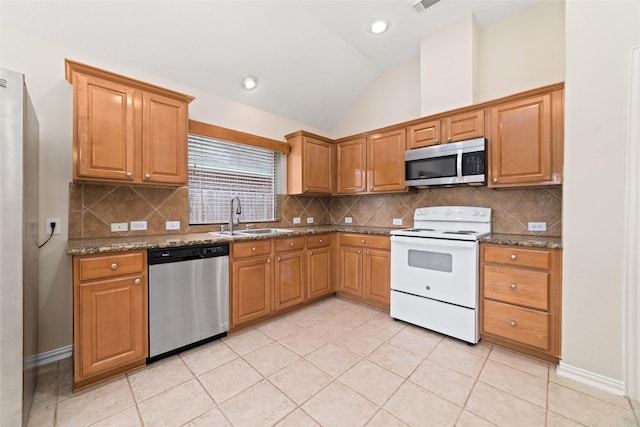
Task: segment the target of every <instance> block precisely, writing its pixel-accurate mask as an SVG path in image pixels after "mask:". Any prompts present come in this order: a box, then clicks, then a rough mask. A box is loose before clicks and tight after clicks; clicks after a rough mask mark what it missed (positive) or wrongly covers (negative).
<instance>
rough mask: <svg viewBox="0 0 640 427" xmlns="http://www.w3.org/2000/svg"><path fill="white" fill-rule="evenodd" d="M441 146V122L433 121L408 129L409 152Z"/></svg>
mask: <svg viewBox="0 0 640 427" xmlns="http://www.w3.org/2000/svg"><path fill="white" fill-rule="evenodd" d="M437 144H440V120H432V121H428V122H424V123H420V124H418V125H413V126H409V127H408V128H407V150H412V149H414V148H420V147H429V146H431V145H437Z"/></svg>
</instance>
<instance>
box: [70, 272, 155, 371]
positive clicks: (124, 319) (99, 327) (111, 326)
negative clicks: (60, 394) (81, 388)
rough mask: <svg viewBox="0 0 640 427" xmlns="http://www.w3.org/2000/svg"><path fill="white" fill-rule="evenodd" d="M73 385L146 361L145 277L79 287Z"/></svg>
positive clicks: (98, 282) (133, 277)
mask: <svg viewBox="0 0 640 427" xmlns="http://www.w3.org/2000/svg"><path fill="white" fill-rule="evenodd" d="M77 292H78V294H77V296H78V299H77V304H78V307H77V315H78V319H76V322H74V323H75V325H76V331H75V335H76V341H75V345H76V346H78V347H77V348H76V350H75V351H74V354H75V362H74V363H75V372H74V375H75V381H76V382H78V381H80V380H82V379H84V378H87V377H91V376H93V375H97V374H101V373H104V372H107V371H109V370H111V369H115V368H119V367H121V366H126V365H127V364H130V363H133V362H136V361H139V360H143V359H144V358H146V357H147V280H146V275H145V274H139V275H135V276H126V277H121V278H116V279H107V280H102V281H92V282H87V283H80V284H79V286H78V288H77Z"/></svg>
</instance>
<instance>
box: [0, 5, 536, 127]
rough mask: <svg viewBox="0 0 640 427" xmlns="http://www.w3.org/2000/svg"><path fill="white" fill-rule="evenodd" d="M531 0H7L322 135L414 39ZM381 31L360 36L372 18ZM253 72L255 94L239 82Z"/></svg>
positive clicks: (94, 44)
mask: <svg viewBox="0 0 640 427" xmlns="http://www.w3.org/2000/svg"><path fill="white" fill-rule="evenodd" d="M539 1H540V0H441V1H440V2H438V3H436V4H435V5H433V6H431V7H430V8H428V9H427V10H426V11H424V12H422V13H417V12H415V10H414V8H413V7H412V5H411V3H412V2H411V1H408V0H397V1H378V0H363V1H354V0H340V1H330V0H317V1H311V0H309V1H302V0H295V1H294V0H289V1H270V0H261V1H204V0H201V1H136V0H129V1H99V0H98V1H64V0H58V1H8V0H2V2H1V3H0V16H1V19H2V25H6V24H9V25H13V26H16V27H18V28H19V29H20V30H22V31H25V32H28V33H33V34H35V35H36V36H39V37H43V38H46V39H49V40H52V41H55V42H58V43H60V44H63V45H66V46H69V47H72V48H74V49H77V50H79V51H86V52H87V53H91V54H92V55H98V56H101V57H104V58H105V59H106V60H109V61H113V62H118V63H122V64H126V65H127V66H129V67H133V68H137V69H140V70H142V71H144V72H148V73H151V74H154V75H157V76H160V77H163V78H166V79H170V80H174V81H176V82H180V83H183V84H185V85H188V86H191V87H194V88H197V89H200V90H203V91H206V92H209V93H212V94H215V95H218V96H222V97H225V98H229V99H232V100H235V101H238V102H241V103H244V104H248V105H251V106H254V107H257V108H260V109H263V110H265V111H269V112H272V113H275V114H278V115H281V116H285V117H289V118H291V119H294V120H298V121H300V122H303V123H307V124H310V125H313V126H315V127H318V128H321V129H326V130H331V129H333V128H334V126H335V125H336V124H337V123H338V122H339V120H340V118H341V117H342V116H343V115H344V114H345V113H346V112H347V111H348V110H349V108H350V107H351V106H352V105H353V103H354V102H355V101H356V100H357V99H358V97H359V96H360V95H361V94H362V93H363V91H364V90H366V88H367V87H369V86H370V85H371V84H372V83H373V82H374V81H375V79H376V78H377V77H378V76H379V75H380V73H382V72H383V71H385V70H387V69H389V68H391V67H394V66H397V65H400V64H403V63H406V62H408V61H410V60H412V59H416V58H417V57H418V55H419V46H420V39H421V38H423V37H425V36H428V35H429V34H431V33H433V32H435V31H437V30H439V29H442V28H444V27H446V26H448V25H450V24H452V23H454V22H456V21H458V20H460V19H462V18H465V17H467V16H469V15H470V14H473V16H474V17H475V19H476V22H477V24H478V26H479V27H480V28H483V27H485V26H487V25H489V24H491V23H494V22H496V21H499V20H501V19H504V18H506V17H508V16H511V15H513V14H515V13H517V12H520V11H522V10H524V9H526V8H528V7H531V6H532V5H534V4H536V3H538V2H539ZM377 18H384V19H386V20H388V21H389V23H390V26H389V29H388V31H387V32H385V33H384V34H381V35H374V34H371V33H370V32H368V31H367V27H368V24H369V23H370V22H372V21H373V20H374V19H377ZM249 74H250V75H255V76H257V78H258V80H259V85H258V87H257V88H256V89H255V90H253V91H246V90H244V89H242V88H241V84H240V83H241V81H242V78H243V77H244V76H246V75H249Z"/></svg>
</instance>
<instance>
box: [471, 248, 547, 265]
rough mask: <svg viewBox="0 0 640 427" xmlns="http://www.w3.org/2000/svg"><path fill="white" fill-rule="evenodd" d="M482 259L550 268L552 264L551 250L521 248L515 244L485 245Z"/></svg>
mask: <svg viewBox="0 0 640 427" xmlns="http://www.w3.org/2000/svg"><path fill="white" fill-rule="evenodd" d="M482 260H483V261H484V262H493V263H500V264H506V265H513V266H517V267H531V268H541V269H548V268H550V266H551V254H550V252H549V251H547V250H535V249H521V248H515V247H513V246H485V247H484V252H483V258H482Z"/></svg>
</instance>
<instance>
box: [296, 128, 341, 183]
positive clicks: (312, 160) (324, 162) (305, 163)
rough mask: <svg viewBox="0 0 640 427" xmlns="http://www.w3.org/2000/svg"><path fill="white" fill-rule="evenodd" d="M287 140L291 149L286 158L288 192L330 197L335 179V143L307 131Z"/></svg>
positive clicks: (297, 133)
mask: <svg viewBox="0 0 640 427" xmlns="http://www.w3.org/2000/svg"><path fill="white" fill-rule="evenodd" d="M285 138H286V139H287V142H288V143H289V147H290V151H289V155H288V156H287V193H288V194H331V193H332V192H333V177H334V160H333V156H334V154H333V150H334V147H333V143H332V141H331V140H329V139H326V138H323V137H321V136H318V135H313V134H311V133H308V132H304V131H298V132H295V133H292V134H290V135H287V136H285Z"/></svg>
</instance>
